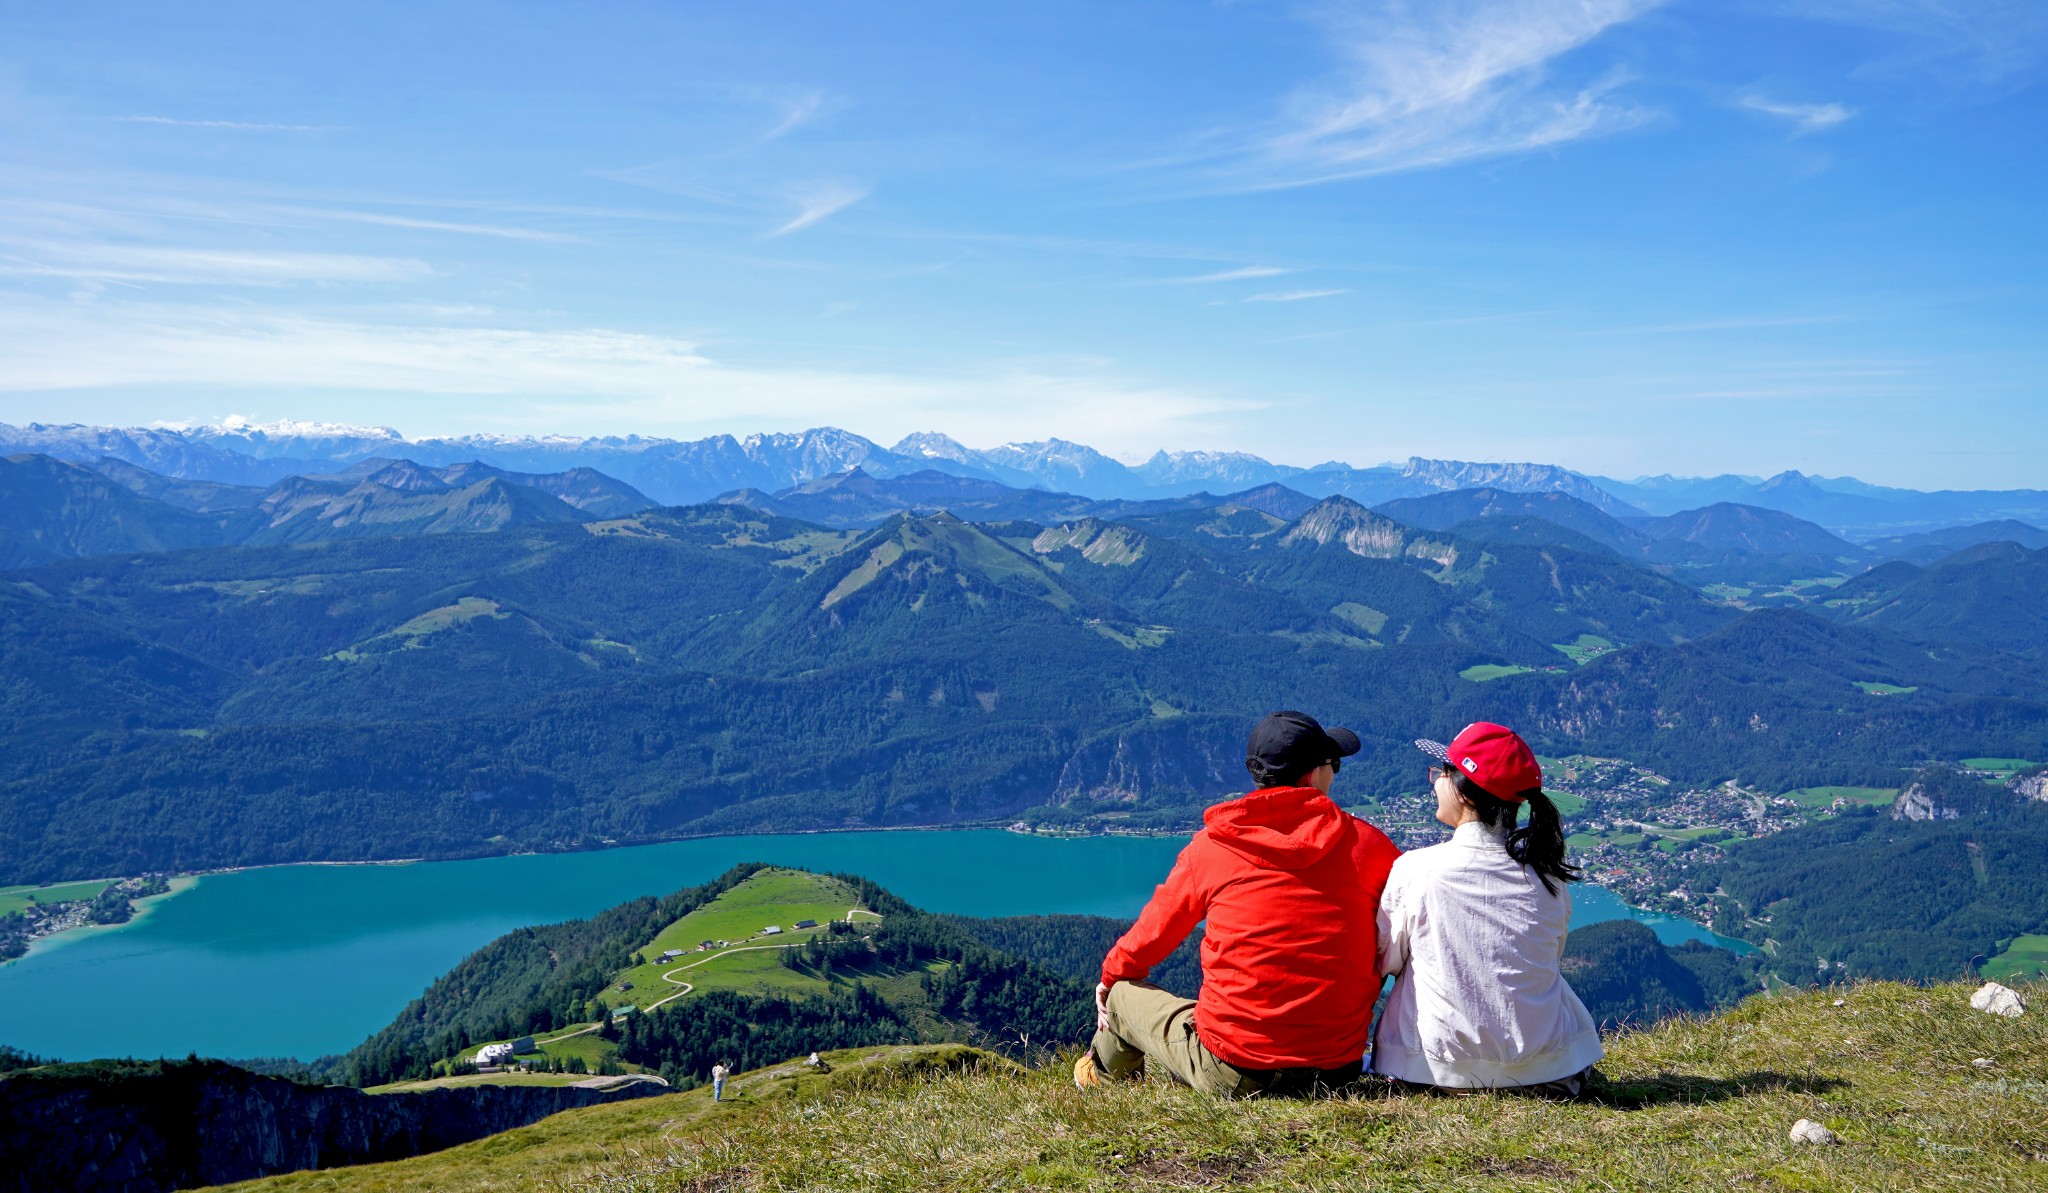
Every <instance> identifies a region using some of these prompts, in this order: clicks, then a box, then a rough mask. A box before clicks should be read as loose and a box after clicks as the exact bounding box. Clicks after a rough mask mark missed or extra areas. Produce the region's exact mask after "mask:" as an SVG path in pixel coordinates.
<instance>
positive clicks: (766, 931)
mask: <svg viewBox="0 0 2048 1193" xmlns="http://www.w3.org/2000/svg"><path fill="white" fill-rule="evenodd" d="M761 935H763V936H780V935H782V928H781V926H780V925H778V924H770V925H768V926H767V927H766V928H763V929H761Z"/></svg>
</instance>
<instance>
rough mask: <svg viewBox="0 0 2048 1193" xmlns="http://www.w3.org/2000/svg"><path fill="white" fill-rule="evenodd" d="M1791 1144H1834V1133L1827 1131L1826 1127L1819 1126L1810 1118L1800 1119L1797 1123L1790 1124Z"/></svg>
mask: <svg viewBox="0 0 2048 1193" xmlns="http://www.w3.org/2000/svg"><path fill="white" fill-rule="evenodd" d="M1792 1142H1794V1143H1816V1144H1828V1143H1834V1142H1835V1133H1834V1132H1833V1131H1830V1130H1828V1129H1827V1128H1826V1127H1823V1126H1821V1125H1820V1124H1819V1123H1817V1122H1814V1121H1813V1120H1812V1119H1810V1118H1802V1119H1800V1120H1799V1121H1798V1122H1796V1123H1793V1124H1792Z"/></svg>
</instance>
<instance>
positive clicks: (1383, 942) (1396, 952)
mask: <svg viewBox="0 0 2048 1193" xmlns="http://www.w3.org/2000/svg"><path fill="white" fill-rule="evenodd" d="M1405 860H1406V859H1405V858H1403V859H1398V860H1396V861H1395V862H1394V868H1393V869H1392V870H1391V871H1389V872H1388V874H1387V889H1386V890H1385V891H1384V892H1382V893H1381V895H1380V910H1379V937H1380V956H1379V968H1380V978H1381V979H1382V980H1385V979H1386V978H1387V977H1389V976H1391V975H1393V974H1397V973H1400V972H1401V971H1402V970H1404V969H1407V968H1408V930H1409V927H1410V925H1411V924H1412V923H1413V918H1412V914H1411V912H1410V909H1409V907H1408V883H1407V881H1406V880H1407V877H1408V873H1407V871H1408V869H1409V868H1408V867H1406V866H1403V865H1402V864H1401V862H1402V861H1405Z"/></svg>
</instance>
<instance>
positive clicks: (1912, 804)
mask: <svg viewBox="0 0 2048 1193" xmlns="http://www.w3.org/2000/svg"><path fill="white" fill-rule="evenodd" d="M1959 815H1961V813H1960V812H1958V811H1957V810H1956V809H1955V808H1951V807H1947V806H1945V805H1944V804H1942V803H1941V802H1939V801H1938V800H1937V799H1936V798H1935V793H1934V792H1932V791H1930V790H1928V788H1927V784H1925V783H1914V784H1913V785H1911V786H1909V787H1907V788H1906V789H1905V790H1904V791H1901V792H1899V798H1898V801H1897V802H1896V803H1894V804H1893V805H1892V819H1894V820H1954V819H1956V817H1957V816H1959Z"/></svg>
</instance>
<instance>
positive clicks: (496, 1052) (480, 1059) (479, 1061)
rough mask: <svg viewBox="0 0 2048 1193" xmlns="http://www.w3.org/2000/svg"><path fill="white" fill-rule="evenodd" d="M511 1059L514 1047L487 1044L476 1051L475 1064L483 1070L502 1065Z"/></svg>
mask: <svg viewBox="0 0 2048 1193" xmlns="http://www.w3.org/2000/svg"><path fill="white" fill-rule="evenodd" d="M511 1059H512V1045H510V1044H485V1045H484V1046H483V1047H481V1048H479V1049H477V1050H476V1062H475V1063H476V1067H477V1068H479V1069H481V1068H483V1067H484V1066H486V1065H502V1064H504V1063H505V1062H506V1061H508V1060H511Z"/></svg>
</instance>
